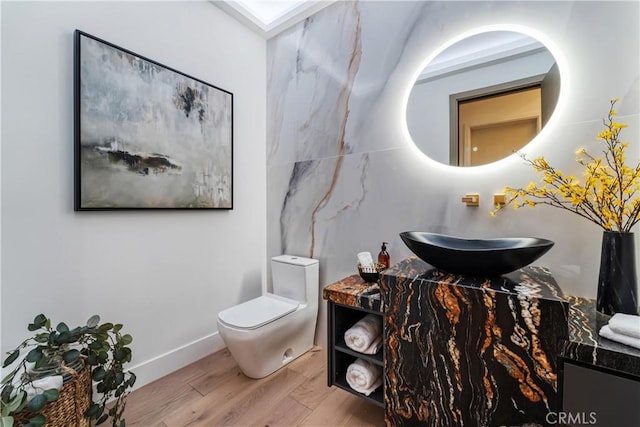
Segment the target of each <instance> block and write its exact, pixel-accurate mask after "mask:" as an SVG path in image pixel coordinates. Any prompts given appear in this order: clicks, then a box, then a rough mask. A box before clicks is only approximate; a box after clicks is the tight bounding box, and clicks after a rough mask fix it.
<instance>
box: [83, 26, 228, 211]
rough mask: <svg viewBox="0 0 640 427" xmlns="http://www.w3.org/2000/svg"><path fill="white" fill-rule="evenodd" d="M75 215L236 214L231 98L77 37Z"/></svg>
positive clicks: (93, 39) (91, 39)
mask: <svg viewBox="0 0 640 427" xmlns="http://www.w3.org/2000/svg"><path fill="white" fill-rule="evenodd" d="M74 83H75V87H74V97H75V99H74V101H75V102H74V103H75V112H74V113H75V210H77V211H81V210H116V209H232V208H233V94H232V93H231V92H228V91H226V90H223V89H220V88H218V87H216V86H213V85H210V84H208V83H205V82H204V81H202V80H199V79H196V78H194V77H190V76H188V75H186V74H184V73H181V72H179V71H176V70H174V69H172V68H169V67H167V66H164V65H161V64H159V63H157V62H155V61H152V60H150V59H147V58H144V57H142V56H140V55H138V54H135V53H133V52H130V51H128V50H126V49H123V48H120V47H118V46H115V45H113V44H111V43H108V42H106V41H104V40H101V39H98V38H97V37H94V36H91V35H89V34H87V33H84V32H82V31H79V30H76V31H75V82H74Z"/></svg>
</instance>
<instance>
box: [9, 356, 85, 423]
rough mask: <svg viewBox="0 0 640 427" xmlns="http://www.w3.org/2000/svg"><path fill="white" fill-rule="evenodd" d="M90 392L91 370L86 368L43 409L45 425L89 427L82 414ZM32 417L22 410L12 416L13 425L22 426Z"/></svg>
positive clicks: (29, 413)
mask: <svg viewBox="0 0 640 427" xmlns="http://www.w3.org/2000/svg"><path fill="white" fill-rule="evenodd" d="M91 392H92V381H91V368H90V367H89V366H86V367H85V368H84V369H82V370H81V371H80V373H79V374H76V375H75V378H73V379H72V380H70V381H68V382H67V383H65V385H64V386H63V387H62V388H61V389H60V397H58V400H56V401H55V402H51V403H48V404H47V405H46V406H45V407H44V409H43V410H42V413H43V414H44V416H45V417H47V424H46V425H47V426H48V427H89V426H90V425H91V424H90V420H89V418H85V416H84V412H85V411H86V410H87V409H88V408H89V405H90V404H91ZM33 416H34V414H33V413H31V412H29V411H27V410H26V409H23V410H22V411H20V412H18V413H17V414H14V415H13V419H14V422H15V425H23V424H26V423H28V421H29V419H30V418H32V417H33Z"/></svg>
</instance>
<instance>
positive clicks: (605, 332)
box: [600, 325, 640, 349]
mask: <svg viewBox="0 0 640 427" xmlns="http://www.w3.org/2000/svg"><path fill="white" fill-rule="evenodd" d="M600 336H601V337H605V338H607V339H610V340H611V341H616V342H619V343H621V344H625V345H628V346H631V347H635V348H638V349H640V338H633V337H630V336H628V335H622V334H616V333H615V332H613V331H612V330H611V328H610V327H609V325H604V326H603V327H602V328H601V329H600Z"/></svg>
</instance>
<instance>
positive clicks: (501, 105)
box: [407, 31, 560, 166]
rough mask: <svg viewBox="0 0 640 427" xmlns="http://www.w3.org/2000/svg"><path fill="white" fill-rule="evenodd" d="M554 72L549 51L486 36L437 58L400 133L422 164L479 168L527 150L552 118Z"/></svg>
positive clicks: (520, 37)
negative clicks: (422, 158) (423, 158)
mask: <svg viewBox="0 0 640 427" xmlns="http://www.w3.org/2000/svg"><path fill="white" fill-rule="evenodd" d="M559 92H560V73H559V70H558V66H557V64H556V61H555V59H554V57H553V55H552V54H551V52H550V51H549V50H548V49H547V48H546V47H545V46H544V45H543V44H542V43H541V42H540V41H538V40H536V39H534V38H533V37H531V36H529V35H526V34H523V33H520V32H515V31H489V32H484V33H479V34H475V35H473V36H470V37H467V38H465V39H462V40H460V41H458V42H457V43H454V44H452V45H451V46H449V47H447V48H446V49H444V50H443V51H442V52H440V53H439V54H438V55H436V56H435V57H434V58H433V59H432V60H431V61H429V63H428V64H427V66H426V67H425V68H424V70H422V72H421V73H420V75H419V76H418V79H417V81H416V82H415V83H414V86H413V89H412V90H411V93H410V95H409V99H408V103H407V127H408V130H409V134H410V135H411V139H412V140H413V142H414V144H415V145H416V146H417V147H418V148H419V149H420V150H421V151H422V152H423V153H424V154H426V155H427V156H428V157H430V158H431V159H433V160H436V161H438V162H440V163H444V164H447V165H453V166H478V165H483V164H487V163H492V162H495V161H497V160H500V159H502V158H504V157H507V156H509V155H511V154H513V153H514V152H515V151H518V150H520V149H521V148H522V147H524V146H525V145H527V144H528V143H529V142H530V141H531V140H532V139H533V138H534V137H535V136H536V135H537V134H538V132H540V130H541V129H542V128H543V127H544V126H545V124H546V123H547V122H548V120H549V118H550V117H551V115H552V113H553V111H554V109H555V107H556V104H557V102H558V95H559Z"/></svg>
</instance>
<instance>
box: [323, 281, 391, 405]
mask: <svg viewBox="0 0 640 427" xmlns="http://www.w3.org/2000/svg"><path fill="white" fill-rule="evenodd" d="M356 277H357V276H356ZM354 280H356V279H354ZM357 280H360V281H361V279H359V278H358V279H357ZM362 285H363V286H367V284H365V283H362ZM369 285H370V284H369ZM362 298H366V297H365V296H362ZM325 299H328V301H327V302H328V316H327V321H328V336H327V341H328V343H327V344H328V346H327V347H328V352H327V357H328V378H327V380H328V381H327V383H328V385H329V387H331V386H336V387H338V388H341V389H343V390H345V391H348V392H349V393H352V394H355V395H356V396H358V397H361V398H363V399H365V400H367V401H370V402H372V403H374V404H375V405H378V406H381V407H384V384H383V385H381V386H380V387H378V388H377V389H376V390H375V391H374V392H373V393H371V394H370V395H369V396H366V395H364V394H362V393H359V392H357V391H355V390H354V389H352V388H351V386H349V384H348V383H347V380H346V374H347V368H348V367H349V365H350V364H352V363H353V362H355V360H356V359H358V358H360V359H362V360H365V361H367V362H370V363H372V364H375V365H377V366H380V367H381V368H382V369H384V355H383V354H384V351H383V349H382V348H380V350H379V351H378V352H377V353H376V354H363V353H359V352H357V351H355V350H352V349H351V348H349V347H347V345H346V343H345V340H344V333H345V331H347V329H349V328H350V327H352V326H353V325H354V324H355V323H356V322H358V321H359V320H360V319H362V318H363V317H364V316H366V315H367V314H370V313H373V314H375V315H378V316H380V318H381V320H382V317H383V315H382V313H381V312H380V311H377V310H374V309H370V308H367V307H363V306H361V305H360V304H358V303H356V302H355V301H354V300H352V301H346V300H345V301H343V303H339V302H335V301H334V300H332V299H331V298H327V293H326V292H325ZM378 302H379V300H378ZM352 304H353V305H352ZM369 307H373V308H376V307H375V305H373V306H372V305H369ZM383 325H384V322H383Z"/></svg>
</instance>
